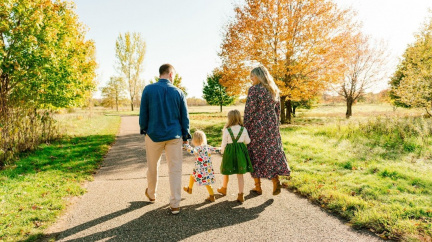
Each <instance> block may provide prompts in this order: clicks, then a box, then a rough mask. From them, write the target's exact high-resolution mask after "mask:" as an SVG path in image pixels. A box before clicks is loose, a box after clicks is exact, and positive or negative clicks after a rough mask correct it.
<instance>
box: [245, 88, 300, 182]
mask: <svg viewBox="0 0 432 242" xmlns="http://www.w3.org/2000/svg"><path fill="white" fill-rule="evenodd" d="M279 114H280V102H279V101H275V100H274V99H273V98H272V96H271V95H270V92H269V91H268V90H267V89H266V88H265V87H264V86H262V85H261V84H258V85H254V86H252V87H251V88H249V92H248V96H247V100H246V107H245V112H244V126H245V128H246V129H247V130H248V132H249V137H250V139H251V142H250V143H249V144H248V146H247V148H248V151H249V157H250V159H251V162H252V165H253V169H254V171H253V172H252V173H251V175H252V177H254V178H268V179H271V178H274V177H276V176H289V175H290V173H291V170H290V168H289V165H288V162H287V159H286V156H285V153H284V150H283V147H282V140H281V135H280V131H279Z"/></svg>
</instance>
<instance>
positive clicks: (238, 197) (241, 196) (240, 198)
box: [237, 193, 244, 203]
mask: <svg viewBox="0 0 432 242" xmlns="http://www.w3.org/2000/svg"><path fill="white" fill-rule="evenodd" d="M237 202H239V203H243V202H244V197H243V193H239V194H238V196H237Z"/></svg>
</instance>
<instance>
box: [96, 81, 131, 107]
mask: <svg viewBox="0 0 432 242" xmlns="http://www.w3.org/2000/svg"><path fill="white" fill-rule="evenodd" d="M125 86H126V83H125V81H124V80H123V78H122V77H117V76H112V77H111V78H110V81H109V82H108V83H107V85H106V86H105V87H103V88H102V90H101V91H102V97H103V100H102V103H103V104H104V105H108V106H115V107H116V110H117V112H118V111H119V109H118V107H119V105H120V104H121V103H122V101H123V100H124V96H125V95H126V88H125Z"/></svg>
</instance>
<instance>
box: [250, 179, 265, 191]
mask: <svg viewBox="0 0 432 242" xmlns="http://www.w3.org/2000/svg"><path fill="white" fill-rule="evenodd" d="M254 181H255V188H254V189H252V190H251V191H253V192H255V193H256V194H258V195H261V194H262V190H261V179H260V178H254Z"/></svg>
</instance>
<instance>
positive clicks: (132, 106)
mask: <svg viewBox="0 0 432 242" xmlns="http://www.w3.org/2000/svg"><path fill="white" fill-rule="evenodd" d="M133 108H134V105H133V102H131V110H132V111H133V110H134V109H133Z"/></svg>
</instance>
